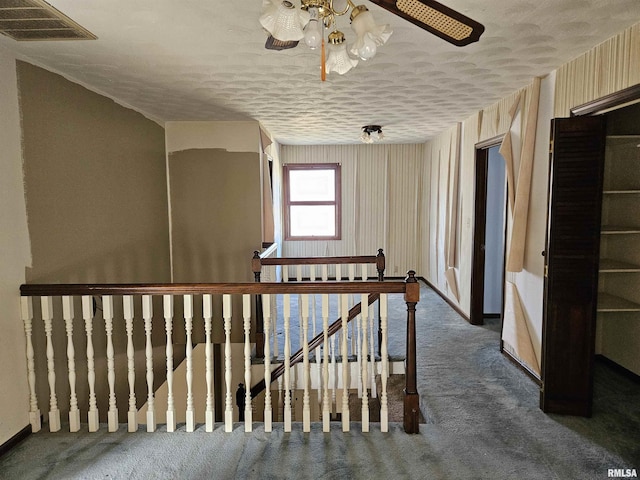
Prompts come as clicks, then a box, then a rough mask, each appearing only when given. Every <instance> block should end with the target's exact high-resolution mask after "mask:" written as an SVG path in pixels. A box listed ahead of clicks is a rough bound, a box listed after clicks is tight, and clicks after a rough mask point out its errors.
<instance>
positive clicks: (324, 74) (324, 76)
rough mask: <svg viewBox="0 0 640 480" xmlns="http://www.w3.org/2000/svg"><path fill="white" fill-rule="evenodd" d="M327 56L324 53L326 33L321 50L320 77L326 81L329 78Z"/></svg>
mask: <svg viewBox="0 0 640 480" xmlns="http://www.w3.org/2000/svg"><path fill="white" fill-rule="evenodd" d="M325 61H326V57H325V54H324V35H323V36H322V49H321V51H320V63H321V65H320V79H321V80H322V81H323V82H324V81H326V80H327V68H326V66H325Z"/></svg>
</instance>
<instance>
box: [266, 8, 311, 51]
mask: <svg viewBox="0 0 640 480" xmlns="http://www.w3.org/2000/svg"><path fill="white" fill-rule="evenodd" d="M309 20H310V15H309V12H307V11H306V10H302V9H299V8H296V7H295V5H294V4H293V3H291V2H290V1H289V0H264V2H263V12H262V15H261V16H260V24H261V25H262V26H263V28H264V29H265V30H267V31H268V32H269V33H270V34H271V35H272V36H273V37H274V38H275V39H277V40H280V41H282V42H289V41H299V40H302V39H303V38H304V30H303V29H304V27H305V26H306V25H307V23H309Z"/></svg>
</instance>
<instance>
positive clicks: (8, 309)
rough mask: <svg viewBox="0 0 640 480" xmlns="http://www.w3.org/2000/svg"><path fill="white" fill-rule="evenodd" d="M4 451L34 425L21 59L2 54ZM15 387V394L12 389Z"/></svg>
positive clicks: (0, 360) (0, 432)
mask: <svg viewBox="0 0 640 480" xmlns="http://www.w3.org/2000/svg"><path fill="white" fill-rule="evenodd" d="M0 112H2V113H1V114H0V252H1V257H0V330H1V331H2V334H0V385H2V388H0V412H2V413H0V445H1V444H3V443H4V442H6V441H7V440H9V439H10V438H11V437H13V436H14V435H15V434H16V433H18V432H19V431H20V430H21V429H23V428H24V427H25V426H27V424H28V423H29V415H28V409H29V396H28V388H27V380H26V378H27V372H26V359H25V337H24V329H23V325H22V322H21V320H20V297H19V287H20V285H21V284H23V283H24V281H25V267H26V266H29V265H30V263H31V253H30V247H29V233H28V230H27V212H26V207H25V201H24V187H23V180H22V150H21V144H20V113H19V109H18V87H17V82H16V64H15V58H14V57H13V55H12V54H10V53H8V52H7V51H6V50H4V49H2V48H0ZM9 386H10V388H8V387H9Z"/></svg>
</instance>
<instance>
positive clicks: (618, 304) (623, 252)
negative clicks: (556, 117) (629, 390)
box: [597, 123, 640, 370]
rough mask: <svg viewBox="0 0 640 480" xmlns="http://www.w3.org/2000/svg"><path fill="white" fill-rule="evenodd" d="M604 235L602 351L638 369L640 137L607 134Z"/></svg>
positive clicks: (600, 295) (600, 318)
mask: <svg viewBox="0 0 640 480" xmlns="http://www.w3.org/2000/svg"><path fill="white" fill-rule="evenodd" d="M618 124H619V123H618ZM600 233H601V242H600V263H599V272H598V273H599V279H598V305H597V312H598V327H597V332H598V333H597V337H598V339H599V340H598V342H597V344H598V343H599V348H598V347H597V350H601V352H602V354H603V355H605V356H606V357H608V358H610V359H611V360H613V361H615V362H616V363H621V364H622V365H623V366H625V367H627V368H632V370H633V367H632V365H637V339H636V340H633V339H634V338H635V337H636V336H637V332H638V330H639V329H640V135H608V136H607V141H606V151H605V165H604V185H603V195H602V228H601V231H600ZM634 358H635V360H634ZM636 368H637V367H636Z"/></svg>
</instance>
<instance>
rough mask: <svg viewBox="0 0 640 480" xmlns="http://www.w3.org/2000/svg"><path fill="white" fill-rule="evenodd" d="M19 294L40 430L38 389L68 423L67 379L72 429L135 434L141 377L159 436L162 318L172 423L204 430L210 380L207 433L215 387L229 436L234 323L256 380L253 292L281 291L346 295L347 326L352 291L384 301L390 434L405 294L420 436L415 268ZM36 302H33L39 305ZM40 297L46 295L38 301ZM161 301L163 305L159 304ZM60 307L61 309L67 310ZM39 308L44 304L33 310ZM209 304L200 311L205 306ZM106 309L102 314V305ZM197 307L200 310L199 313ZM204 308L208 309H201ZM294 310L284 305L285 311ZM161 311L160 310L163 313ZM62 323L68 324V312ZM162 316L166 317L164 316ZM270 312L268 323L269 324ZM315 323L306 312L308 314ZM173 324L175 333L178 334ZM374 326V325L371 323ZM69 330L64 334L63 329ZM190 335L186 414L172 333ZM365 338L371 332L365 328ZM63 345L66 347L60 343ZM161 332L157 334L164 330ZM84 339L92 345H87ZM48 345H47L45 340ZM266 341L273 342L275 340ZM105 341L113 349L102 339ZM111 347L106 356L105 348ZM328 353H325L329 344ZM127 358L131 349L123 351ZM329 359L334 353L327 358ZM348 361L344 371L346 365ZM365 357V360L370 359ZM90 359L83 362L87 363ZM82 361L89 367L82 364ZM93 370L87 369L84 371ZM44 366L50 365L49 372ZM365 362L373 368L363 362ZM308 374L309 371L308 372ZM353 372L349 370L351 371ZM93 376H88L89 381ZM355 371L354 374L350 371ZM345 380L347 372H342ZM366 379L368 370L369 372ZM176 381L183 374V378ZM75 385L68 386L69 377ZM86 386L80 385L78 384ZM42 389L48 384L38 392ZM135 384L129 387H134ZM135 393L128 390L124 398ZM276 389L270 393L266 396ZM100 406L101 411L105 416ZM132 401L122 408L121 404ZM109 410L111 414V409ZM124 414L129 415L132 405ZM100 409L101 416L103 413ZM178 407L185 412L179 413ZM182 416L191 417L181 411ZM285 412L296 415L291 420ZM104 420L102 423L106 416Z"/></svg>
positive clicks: (411, 428)
mask: <svg viewBox="0 0 640 480" xmlns="http://www.w3.org/2000/svg"><path fill="white" fill-rule="evenodd" d="M20 291H21V296H22V298H21V306H22V308H21V313H22V320H23V322H24V326H25V333H26V363H27V372H28V378H27V381H28V384H29V392H30V398H29V410H30V419H31V423H32V429H33V431H38V430H40V428H41V417H40V410H39V408H40V406H39V399H38V394H37V392H39V391H42V390H44V391H47V393H48V396H49V401H48V417H47V419H48V424H49V429H50V430H51V431H57V430H60V429H61V413H62V411H63V410H64V409H65V406H66V404H67V402H66V398H65V401H64V402H60V401H59V400H60V398H61V397H59V392H60V391H61V390H62V391H64V392H65V397H67V391H66V390H65V389H61V388H60V386H61V383H62V382H60V381H59V380H58V381H57V380H56V378H58V379H59V378H60V377H62V378H64V377H66V378H67V380H68V386H69V389H68V397H67V398H68V400H69V401H68V409H67V410H68V411H67V413H68V416H69V428H70V430H72V431H78V430H79V429H80V428H82V426H81V423H80V419H82V420H83V421H84V419H87V423H88V429H89V431H96V430H98V429H99V428H100V424H99V421H98V420H102V419H106V420H107V424H108V425H107V428H108V430H109V431H116V430H118V428H119V421H126V422H127V424H128V430H129V431H136V430H137V429H138V425H137V417H136V415H135V412H136V407H137V405H138V404H141V403H143V402H142V401H141V399H139V398H137V397H136V392H140V391H141V388H136V385H138V387H140V385H139V382H138V380H137V379H141V380H142V387H146V392H147V412H146V422H147V423H146V429H147V431H150V432H153V431H155V430H156V428H157V417H158V416H159V415H158V414H160V413H162V412H157V411H156V410H155V402H154V392H155V388H154V358H153V357H154V352H157V350H155V349H154V346H156V345H154V344H153V343H152V336H153V330H154V327H155V325H154V319H155V320H164V321H163V322H162V326H163V330H164V332H163V333H164V337H165V338H166V342H165V343H166V345H165V355H164V357H165V360H166V379H167V382H166V385H167V389H168V393H167V408H166V412H164V413H165V422H166V429H167V431H174V430H176V428H177V419H178V417H181V418H184V419H185V427H184V428H185V429H186V431H188V432H191V431H194V429H195V427H196V419H197V413H202V412H195V411H194V410H195V406H194V405H195V402H194V390H195V389H194V386H195V383H196V382H202V383H203V384H204V383H206V412H205V414H206V422H205V429H206V431H213V430H214V428H215V421H216V420H217V417H216V412H215V411H214V408H215V401H214V398H213V396H214V393H215V391H216V390H218V391H220V392H221V394H222V396H223V397H224V398H223V402H222V404H223V412H219V415H218V418H219V419H220V420H219V421H221V422H222V423H223V425H224V429H225V431H227V432H229V431H231V430H232V429H233V421H234V418H235V417H234V408H233V403H234V402H233V388H232V382H231V380H232V371H233V367H234V366H232V355H231V329H232V324H236V325H237V326H238V327H242V332H243V338H244V342H243V343H244V352H243V357H244V358H243V360H244V361H243V362H242V363H241V364H244V365H243V371H244V375H243V377H242V378H243V380H244V382H245V384H246V385H251V384H252V383H251V382H252V378H251V377H252V370H253V369H252V368H251V367H252V366H251V358H250V356H251V348H250V345H251V339H250V337H251V323H252V318H251V317H252V313H251V312H252V306H251V297H252V296H253V295H261V296H262V299H263V301H266V302H267V303H268V302H269V301H270V300H269V299H270V296H271V295H274V294H283V295H288V296H291V295H301V296H302V298H303V301H305V300H304V299H305V298H306V301H308V298H309V295H312V294H313V295H320V296H321V297H322V299H323V304H324V303H325V302H328V300H327V298H328V297H329V295H338V296H339V298H340V304H341V312H342V315H341V324H342V328H343V329H344V328H345V327H346V324H347V319H348V317H349V316H350V314H349V310H348V305H347V301H346V300H347V296H348V295H350V294H359V295H361V298H362V299H363V300H364V302H368V299H369V298H370V296H371V295H379V297H380V302H381V305H383V306H384V309H383V311H382V317H381V320H382V326H383V331H382V336H383V341H382V353H383V355H382V358H381V362H382V379H383V386H382V392H381V422H380V428H381V430H382V431H387V430H388V416H387V413H386V386H385V384H384V382H385V381H386V376H387V375H388V355H387V351H386V348H387V347H386V345H387V326H388V319H387V312H386V305H387V295H389V294H399V293H402V294H404V300H405V302H406V303H407V357H406V388H405V398H404V408H405V412H404V427H405V431H406V432H408V433H416V432H417V431H418V415H419V412H418V397H417V395H418V394H417V390H416V370H415V365H416V358H415V353H416V352H415V305H416V303H417V302H418V300H419V286H418V283H417V280H416V278H415V273H414V272H413V271H411V272H409V276H408V277H407V279H406V281H404V282H398V281H393V282H364V281H361V282H304V283H297V282H296V283H219V284H122V285H113V284H98V285H87V284H83V285H23V286H21V288H20ZM154 297H159V298H157V299H158V300H161V306H162V307H161V310H162V313H161V314H160V315H155V316H154V313H153V307H154V301H153V299H154ZM234 298H237V299H238V300H241V302H239V303H241V305H242V307H241V311H242V315H241V316H242V322H241V323H240V319H239V318H238V319H237V321H234V316H233V314H232V313H233V312H232V305H233V299H234ZM174 299H178V300H179V302H180V303H181V304H182V307H183V309H182V312H183V314H182V316H183V317H184V319H183V320H184V322H183V321H182V319H181V321H174V315H175V311H174ZM34 300H35V301H34ZM38 300H39V301H38ZM155 303H156V304H157V303H159V302H155ZM60 305H61V307H62V308H60ZM34 306H35V307H36V308H34ZM76 306H80V309H79V311H80V312H81V314H80V315H78V314H76V313H75V307H76ZM200 306H201V307H200ZM96 307H101V310H102V312H101V313H100V312H99V311H98V310H99V309H100V308H96ZM196 308H197V310H198V311H196ZM200 308H201V310H200ZM285 308H286V307H285ZM367 310H368V309H363V310H362V312H361V314H362V315H368V313H367ZM157 313H159V312H157ZM196 314H198V315H199V314H201V315H202V317H201V318H202V320H203V322H202V326H200V324H199V323H197V322H194V321H193V320H194V317H196V316H197V315H196ZM60 317H62V319H63V320H64V322H63V321H61V318H60ZM158 317H160V318H158ZM269 317H270V315H267V317H266V318H267V319H269V320H270V318H269ZM80 319H82V320H84V322H83V323H81V324H80V325H82V326H84V329H82V328H81V327H79V326H76V327H77V328H76V330H84V331H83V332H82V333H80V332H77V331H76V332H75V333H74V326H75V324H76V320H77V321H80ZM306 321H307V325H308V318H307V319H306ZM323 323H324V326H323V342H325V346H326V341H327V338H328V334H329V329H328V315H324V318H323ZM212 326H214V327H215V326H218V327H219V326H222V327H223V328H222V329H223V330H224V341H223V343H222V345H221V347H222V351H223V355H221V365H220V366H221V367H222V372H221V375H220V376H221V378H220V379H218V378H217V377H218V375H216V374H215V372H214V368H213V366H212V363H213V362H212V361H211V360H212V355H213V343H214V342H213V340H212V334H211V330H212ZM142 328H144V337H143V338H144V345H141V343H143V342H142V341H138V345H136V341H135V339H134V337H135V336H134V331H140V329H142ZM196 329H198V330H199V329H202V330H204V332H200V333H205V334H206V342H205V356H206V359H207V361H206V368H205V372H204V378H200V377H199V376H196V375H195V373H194V371H193V367H192V364H193V361H192V355H193V348H192V347H193V346H192V343H191V341H190V339H191V335H192V334H195V333H196ZM174 330H175V331H174ZM365 330H366V329H365ZM65 333H66V335H65ZM178 333H179V334H181V335H182V334H184V336H185V338H186V339H187V342H186V343H187V345H186V346H185V352H184V353H185V356H186V374H185V378H184V380H185V382H186V386H187V388H186V393H185V395H186V403H185V405H186V411H184V412H177V411H176V409H177V407H176V403H177V401H176V400H177V399H176V398H175V395H174V393H173V381H174V369H173V358H174V354H175V353H176V351H175V350H174V340H173V339H174V338H175V336H174V334H176V335H177V334H178ZM364 334H365V335H366V331H365V332H364ZM119 335H120V336H121V335H126V342H124V343H125V345H120V344H118V339H119ZM36 336H39V337H40V338H41V339H42V340H38V341H36V342H34V341H33V338H34V337H36ZM56 337H57V339H58V340H60V339H62V340H63V343H62V346H63V347H64V348H62V351H61V348H60V347H61V345H60V343H61V342H60V341H56ZM156 337H157V334H156ZM82 339H84V341H82ZM95 340H97V341H99V342H105V343H106V349H105V350H102V349H97V348H95V347H96V346H98V343H95ZM43 343H44V344H46V348H42V347H44V345H42V344H43ZM267 344H268V342H267ZM102 346H105V344H104V343H102ZM342 348H343V352H342V353H343V357H344V356H345V353H346V351H345V349H346V345H345V344H344V342H343V346H342ZM82 350H84V351H86V362H85V361H84V358H82V357H84V354H82V355H79V352H81V351H82ZM64 351H66V360H67V361H66V365H63V364H62V362H61V360H60V358H61V357H64V354H63V352H64ZM102 351H104V357H102V356H101V355H102V353H100V352H102ZM137 351H140V352H144V356H145V358H144V360H145V362H144V365H145V375H136V371H135V364H136V362H135V354H136V352H137ZM325 352H326V349H325ZM123 354H124V355H123ZM125 355H126V361H125V362H121V361H120V359H121V358H122V357H123V356H125ZM325 355H326V354H325ZM308 360H309V349H308V347H307V348H305V349H304V352H303V362H305V364H306V365H307V366H308ZM269 362H270V355H266V356H265V368H264V372H265V374H264V375H265V378H264V380H265V382H266V383H267V384H269V383H270V379H269V378H268V377H269V376H270V375H271V368H270V365H269ZM344 363H346V362H343V368H344ZM365 363H366V362H365ZM80 364H82V366H81V365H80ZM80 366H81V368H79V367H80ZM85 366H86V372H85ZM41 367H44V368H41ZM290 367H291V366H290V365H289V367H288V369H289V372H287V369H286V368H285V372H284V377H285V380H284V383H285V385H284V387H285V391H289V392H290V391H291V384H290V378H289V380H287V376H288V374H289V376H290V373H291V371H290ZM326 367H327V357H326V356H325V358H324V363H323V368H324V370H325V372H326ZM365 368H366V367H365ZM41 370H44V371H45V372H46V375H44V376H43V375H40V371H41ZM306 371H307V372H308V368H307V369H306ZM344 373H345V372H344V371H343V374H344ZM85 374H86V377H85ZM347 375H348V374H347ZM343 378H346V376H344V375H343ZM365 378H366V375H365ZM175 380H176V381H177V380H178V379H177V378H176V379H175ZM216 380H220V384H221V387H220V388H219V389H216V388H213V387H212V386H213V384H214V382H215V381H216ZM324 380H325V382H324V384H323V385H322V387H321V389H322V391H323V402H324V403H325V405H326V403H327V402H328V397H327V394H328V386H327V382H326V376H325V378H324ZM105 382H106V383H107V384H108V389H107V390H106V391H103V392H102V393H101V392H100V391H99V388H97V387H98V386H100V385H103V386H104V383H105ZM64 383H67V382H64ZM81 386H82V387H83V388H80V387H81ZM40 387H42V388H40ZM127 387H128V388H127ZM348 387H349V385H348V384H347V382H343V385H342V389H343V390H342V393H343V402H345V398H346V397H345V395H348ZM309 388H310V386H309V378H308V374H307V375H305V380H304V387H303V390H304V397H305V401H304V409H305V412H306V413H305V415H304V421H303V430H304V431H309V429H310V422H309V415H308V407H309ZM123 392H127V393H128V394H127V395H123V394H122V393H123ZM267 392H269V390H268V389H267V390H266V392H265V396H266V395H267ZM252 400H253V398H252V395H251V391H250V389H249V388H247V389H246V392H245V402H244V429H245V431H247V432H248V431H251V430H252V428H253V417H252V412H253V408H252ZM290 400H291V399H289V402H288V403H289V405H288V411H287V409H285V422H284V423H285V424H284V428H285V431H291V428H292V426H291V421H290V419H291V402H290ZM268 403H269V402H267V401H266V400H265V410H264V425H265V430H267V431H271V424H272V417H271V410H270V408H269V407H270V405H268ZM99 407H100V410H101V412H99ZM123 407H124V408H123ZM364 409H365V407H364V402H363V427H362V428H363V430H364V431H367V430H368V428H369V425H368V422H366V425H365V421H364V419H365V415H364V413H365V412H364ZM105 410H106V413H107V414H106V415H105ZM125 410H126V411H125ZM348 412H349V406H348V404H344V403H343V417H342V420H343V423H342V428H343V430H345V431H347V430H349V413H348ZM100 413H101V414H102V415H100ZM178 413H180V415H179V414H178ZM182 413H184V415H181V414H182ZM287 417H288V419H289V421H287ZM102 421H104V420H102ZM325 422H326V428H328V416H326V415H323V425H325Z"/></svg>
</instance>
